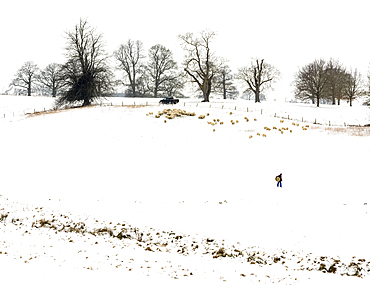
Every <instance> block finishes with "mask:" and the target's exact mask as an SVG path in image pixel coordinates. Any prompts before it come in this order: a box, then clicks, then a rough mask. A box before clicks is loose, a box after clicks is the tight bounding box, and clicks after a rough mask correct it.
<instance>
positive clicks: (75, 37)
mask: <svg viewBox="0 0 370 296" xmlns="http://www.w3.org/2000/svg"><path fill="white" fill-rule="evenodd" d="M215 36H216V34H215V33H214V32H212V31H203V32H201V33H200V34H199V36H195V35H194V34H192V33H187V34H185V35H179V36H178V38H179V40H180V41H181V43H182V47H183V49H184V52H185V58H184V61H183V63H182V67H183V70H179V67H178V64H177V63H176V61H175V60H174V58H173V54H172V52H171V51H170V50H169V49H167V48H166V47H164V46H163V45H160V44H157V45H154V46H152V47H151V48H150V49H149V51H148V59H147V62H145V55H144V47H143V44H142V42H140V41H133V40H131V39H129V40H128V41H127V42H126V43H124V44H121V45H120V46H119V47H118V49H117V50H116V51H115V52H114V53H113V57H114V59H115V61H116V65H117V67H116V69H117V70H119V71H122V73H123V75H122V79H118V80H116V79H115V78H114V74H113V71H112V70H111V67H110V64H109V62H108V59H109V55H108V54H107V52H106V51H105V49H104V42H103V40H102V39H103V38H102V34H99V33H97V32H96V30H95V29H94V28H91V27H90V26H89V25H88V23H87V21H86V20H80V22H79V23H78V24H77V25H76V26H75V28H74V30H72V31H69V32H67V33H66V39H67V45H66V48H65V57H66V62H65V64H63V65H59V64H55V63H54V64H50V65H48V66H47V67H46V68H45V69H44V70H40V69H39V68H38V67H37V65H36V64H34V63H33V62H26V63H25V64H24V65H23V66H22V67H21V69H19V71H18V72H17V74H16V77H15V79H14V80H13V81H12V83H11V85H12V86H14V87H15V88H16V89H18V90H19V92H21V93H26V94H27V95H29V96H30V95H31V93H32V90H34V89H38V90H40V88H41V89H43V90H46V91H47V92H49V93H48V94H49V95H50V94H51V95H52V96H53V97H56V96H58V99H57V100H56V105H57V106H63V105H73V104H75V103H76V102H82V103H81V104H82V106H86V105H89V104H91V103H92V102H93V101H96V100H99V98H101V97H104V96H108V95H110V94H112V93H113V91H114V88H115V87H117V86H118V85H123V86H125V87H126V93H127V95H130V96H134V97H136V96H154V97H158V96H181V95H182V93H181V91H182V90H183V88H184V84H185V83H186V82H190V83H191V84H192V85H194V86H195V91H196V92H197V93H199V94H201V96H202V98H203V101H204V102H208V101H209V98H210V94H211V93H212V92H213V93H215V94H218V95H220V96H222V97H223V98H224V99H226V98H235V97H236V96H237V95H238V91H237V88H236V86H235V85H234V81H235V80H240V81H242V82H243V83H244V84H245V86H246V88H247V89H248V90H249V91H252V92H253V93H254V94H255V101H256V102H259V101H260V97H261V93H262V92H263V91H264V89H266V88H268V87H271V85H272V83H273V82H275V81H276V80H277V79H278V77H279V72H278V71H277V70H276V69H275V68H274V67H273V66H271V65H269V64H268V63H266V62H265V61H264V60H258V59H255V60H253V62H252V63H251V65H250V66H248V67H243V68H240V69H239V72H238V74H236V75H233V74H232V73H231V70H230V68H229V66H228V65H227V61H226V59H224V58H221V57H218V56H216V54H215V51H214V50H213V47H212V41H213V40H214V38H215ZM41 86H42V87H41Z"/></svg>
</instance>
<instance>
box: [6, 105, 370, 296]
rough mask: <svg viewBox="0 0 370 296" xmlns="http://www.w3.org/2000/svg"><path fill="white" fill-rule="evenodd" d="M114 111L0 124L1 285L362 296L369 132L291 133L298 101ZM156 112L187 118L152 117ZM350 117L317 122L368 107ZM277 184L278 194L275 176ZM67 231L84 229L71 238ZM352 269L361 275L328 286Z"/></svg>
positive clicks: (296, 129)
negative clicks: (172, 111)
mask: <svg viewBox="0 0 370 296" xmlns="http://www.w3.org/2000/svg"><path fill="white" fill-rule="evenodd" d="M119 100H121V99H111V102H112V103H113V104H115V105H118V106H105V107H99V106H98V107H89V108H83V109H73V110H68V111H62V112H58V113H53V114H40V115H38V116H31V117H27V116H24V113H23V115H22V114H21V113H20V114H21V115H19V117H16V118H14V119H9V120H8V119H7V118H8V117H5V119H2V120H1V121H0V124H1V130H2V133H1V134H2V145H1V148H0V149H1V153H0V161H1V172H0V180H2V181H1V182H2V184H1V189H0V190H1V191H0V194H1V196H0V216H1V215H2V217H3V219H2V220H1V222H0V251H1V254H0V264H1V266H3V267H4V268H2V269H1V270H2V271H1V272H2V274H1V278H2V279H4V282H3V283H4V286H3V287H4V289H5V290H7V291H18V290H19V291H18V292H16V293H15V294H14V295H20V294H21V292H22V288H21V287H15V285H16V281H15V278H16V277H13V276H16V275H17V276H18V278H20V279H22V280H23V281H27V283H28V284H29V287H30V289H31V291H38V289H40V291H41V292H40V293H41V295H45V294H46V293H48V291H50V289H52V290H53V289H55V288H54V287H55V286H57V285H58V283H59V280H60V279H63V280H66V281H67V279H70V280H71V282H70V284H68V285H67V286H64V287H60V290H59V289H58V290H59V292H60V293H61V294H63V293H65V292H66V291H69V292H70V289H72V291H73V292H72V294H74V293H75V294H77V293H78V291H86V292H91V293H93V294H94V295H97V294H99V291H101V292H102V291H109V292H110V293H112V294H113V295H121V294H123V293H122V292H123V291H122V290H120V287H119V286H115V285H109V287H107V285H106V284H105V283H106V282H108V281H112V282H120V281H121V280H122V279H124V280H123V281H124V283H126V284H124V286H125V287H126V289H127V290H129V291H131V292H133V293H135V294H138V295H141V294H144V293H145V292H150V291H151V290H152V291H153V289H154V291H157V292H159V291H160V292H161V294H168V295H169V294H170V293H167V292H170V289H169V291H166V289H164V288H163V287H171V288H173V289H182V292H183V293H184V294H186V293H187V292H194V291H199V292H202V291H203V293H204V292H213V293H214V294H216V295H221V294H222V292H225V293H226V291H229V290H230V289H232V291H234V292H235V294H240V295H244V294H245V291H246V290H248V289H251V290H252V291H256V292H258V293H260V295H269V294H270V293H271V291H275V290H276V289H278V290H279V289H281V293H284V295H287V294H288V295H289V293H292V295H293V294H294V293H297V291H299V292H300V293H301V292H302V290H305V291H306V292H307V295H309V294H310V293H312V292H313V291H315V294H318V295H324V294H326V293H327V292H328V291H331V292H334V293H336V294H337V295H348V293H350V291H352V292H353V291H354V290H355V291H357V292H358V294H359V295H368V294H366V293H368V292H367V291H368V290H367V289H366V287H368V285H369V276H368V275H369V272H370V271H369V270H370V266H369V264H370V263H369V261H370V253H369V237H368V236H367V235H366V233H367V228H368V225H369V223H370V219H369V210H368V204H369V197H368V194H367V184H368V174H367V173H366V168H367V167H369V165H370V159H369V157H367V155H369V149H370V145H369V144H370V143H369V141H370V140H369V139H370V138H369V137H368V136H366V135H368V131H367V129H366V128H365V129H364V128H363V129H362V130H361V132H362V134H364V135H365V136H350V134H351V133H350V132H348V133H346V132H344V133H343V132H340V133H338V132H335V131H336V130H335V128H331V129H330V130H325V126H315V127H314V125H313V124H312V123H310V122H304V123H302V121H301V120H297V119H299V117H304V118H311V117H312V115H314V116H316V115H317V114H318V113H317V112H315V113H314V114H312V108H309V107H305V106H298V105H297V107H295V106H294V105H287V106H284V108H283V107H282V106H279V105H276V104H273V103H272V104H268V103H266V104H260V106H259V107H258V108H257V107H256V105H255V104H250V103H249V102H244V101H243V102H240V101H237V102H234V101H227V102H221V101H216V102H212V103H210V104H207V105H206V104H198V106H197V103H196V102H194V101H189V100H180V104H178V105H176V106H168V107H167V106H158V105H151V103H153V101H149V104H148V105H149V106H143V107H138V106H136V108H133V107H122V106H120V105H121V104H120V103H119ZM125 104H126V101H125ZM136 105H137V103H136ZM18 108H19V110H21V109H22V107H21V106H19V107H18ZM43 108H44V107H43ZM165 108H170V109H184V110H186V111H188V112H194V113H196V116H181V117H176V118H174V119H166V118H165V117H164V116H162V117H161V118H155V115H156V114H157V113H158V111H163V109H165ZM278 108H280V111H275V112H274V110H277V109H278ZM289 108H290V109H289ZM358 108H359V109H358V110H360V111H359V112H358V114H361V116H360V115H358V117H356V116H355V115H356V114H357V113H345V112H344V111H346V112H351V111H352V110H354V109H348V108H347V109H346V110H345V107H344V106H343V107H341V109H339V108H338V109H335V110H334V107H333V108H327V111H328V112H326V113H325V112H324V111H322V115H320V116H321V119H322V120H326V121H328V118H333V119H331V120H332V121H331V124H334V123H335V122H338V124H340V122H342V121H343V122H347V124H366V123H367V120H368V115H369V112H368V109H365V108H363V107H362V108H361V107H358ZM261 109H262V112H261ZM283 109H284V110H288V111H289V113H290V114H289V115H290V117H289V118H295V119H296V120H294V121H293V120H288V119H282V118H279V117H274V116H275V113H277V116H280V117H286V118H287V116H285V115H287V114H285V113H283ZM247 110H248V112H247ZM300 110H304V111H303V112H301V111H300ZM307 110H309V111H307ZM316 110H317V109H316ZM320 110H326V109H325V108H322V109H320ZM338 110H339V111H340V112H338ZM230 112H231V113H232V114H230ZM149 113H153V114H149ZM207 113H209V115H208V116H207ZM261 113H262V114H261ZM291 114H293V115H291ZM298 114H299V116H298ZM325 114H326V115H325ZM328 114H329V115H328ZM346 114H349V115H348V117H345V116H346ZM199 115H205V118H204V119H198V116H199ZM245 117H247V118H248V119H249V121H247V120H246V119H245ZM317 117H318V118H319V116H317ZM213 119H215V120H216V122H217V119H219V121H218V122H217V124H215V125H211V124H208V123H207V122H214V121H213ZM254 119H256V120H254ZM164 120H166V123H165V122H164ZM281 120H284V122H281ZM344 120H345V121H344ZM231 121H233V122H234V124H232V122H231ZM236 121H238V122H236ZM326 121H325V122H326ZM220 122H223V124H222V125H221V124H220ZM293 122H294V123H295V125H293ZM311 122H312V121H311ZM333 122H334V123H333ZM298 124H299V126H298ZM302 124H303V125H304V126H306V125H308V126H309V127H307V130H303V129H302ZM265 127H269V128H270V129H271V130H266V129H265ZM273 127H276V129H273ZM282 128H284V130H282V131H283V133H281V131H279V130H278V129H282ZM213 130H215V131H213ZM290 130H292V132H290ZM348 130H350V128H348ZM257 133H259V134H260V136H258V135H257ZM262 134H266V137H263V136H262ZM250 136H252V138H250ZM279 173H283V188H276V182H275V181H274V177H275V176H276V175H277V174H279ZM17 219H18V220H17ZM53 220H54V221H53ZM40 221H43V222H40ZM46 222H47V223H46ZM78 222H83V223H84V224H85V225H84V230H83V231H82V230H81V229H80V231H79V232H78V231H76V228H71V225H72V224H73V223H75V224H76V223H78ZM123 224H125V226H123ZM68 225H69V226H68ZM73 225H74V224H73ZM78 225H80V224H78ZM128 225H130V226H128ZM74 226H76V225H74ZM70 229H72V230H71V231H70ZM99 229H100V231H98V230H99ZM110 230H111V232H110ZM122 231H123V232H122ZM120 232H122V233H123V234H125V235H127V234H130V237H131V238H126V239H119V238H118V235H119V233H120ZM98 233H101V234H102V235H98ZM157 233H158V235H157ZM141 234H143V235H142V236H141ZM174 237H177V239H174ZM180 237H181V238H180ZM196 246H198V247H196ZM147 248H150V250H149V249H147ZM235 250H237V251H238V252H237V251H235ZM240 252H241V253H240ZM5 253H6V254H5ZM241 254H242V255H241ZM224 255H225V256H224ZM229 255H230V256H231V257H229ZM215 256H216V257H217V258H214V257H215ZM283 257H284V258H283ZM353 257H355V258H353ZM30 258H31V259H30ZM322 258H323V259H322ZM358 259H360V260H361V261H359V260H358ZM362 259H364V261H362ZM334 260H340V263H339V262H338V263H336V264H334V263H335V261H334ZM25 261H27V262H25ZM283 262H284V263H283ZM321 264H325V269H323V267H322V265H321ZM333 264H334V265H333ZM320 266H321V270H320V271H319V269H320ZM330 266H334V267H335V268H337V270H336V273H333V272H332V271H333V268H334V267H333V268H332V269H331V272H327V271H328V269H329V267H330ZM91 269H92V270H91ZM356 271H357V274H358V275H360V276H362V278H359V277H357V276H346V275H344V276H341V275H340V274H341V273H342V274H344V273H349V274H351V275H355V274H356ZM324 272H326V273H324ZM71 275H73V276H71ZM71 278H72V279H71ZM76 278H81V281H78V280H76ZM86 282H90V283H94V285H93V286H88V285H86ZM3 283H2V284H3ZM133 283H134V284H133ZM142 283H147V284H148V286H146V287H144V286H143V285H142ZM138 285H140V287H139V288H137V286H138ZM128 286H129V287H128ZM287 286H289V288H287ZM317 287H320V289H321V290H320V292H317V290H315V289H314V288H316V289H317ZM17 289H18V290H17ZM136 289H137V290H136ZM24 291H26V290H24ZM54 292H58V291H54ZM321 292H322V293H321ZM352 292H351V293H352ZM40 293H39V294H40ZM70 293H71V292H70ZM275 293H276V292H275ZM155 294H156V293H155ZM157 294H158V293H157ZM172 294H173V291H171V295H172ZM180 294H181V293H180ZM195 294H197V293H195Z"/></svg>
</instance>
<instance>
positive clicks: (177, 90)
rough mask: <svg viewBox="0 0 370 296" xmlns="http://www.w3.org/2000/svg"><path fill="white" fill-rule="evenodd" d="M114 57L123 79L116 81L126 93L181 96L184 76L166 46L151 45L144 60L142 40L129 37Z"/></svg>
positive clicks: (134, 95)
mask: <svg viewBox="0 0 370 296" xmlns="http://www.w3.org/2000/svg"><path fill="white" fill-rule="evenodd" d="M113 56H114V58H115V60H116V62H117V63H118V66H117V69H118V70H121V71H122V72H123V77H122V78H123V79H121V80H118V81H117V83H118V84H119V85H124V86H126V87H127V90H126V94H127V95H129V96H133V97H138V96H154V97H155V98H157V97H158V96H182V93H181V91H182V89H183V88H184V79H183V75H182V73H180V72H179V71H178V66H177V63H176V62H175V60H174V58H173V54H172V52H171V51H170V50H169V49H167V48H166V47H165V46H163V45H160V44H157V45H154V46H152V47H151V48H150V49H149V52H148V61H147V62H145V55H144V46H143V43H142V42H141V41H139V40H137V41H133V40H131V39H129V40H128V41H127V42H126V43H124V44H121V45H120V46H119V47H118V49H117V50H116V51H115V52H114V53H113Z"/></svg>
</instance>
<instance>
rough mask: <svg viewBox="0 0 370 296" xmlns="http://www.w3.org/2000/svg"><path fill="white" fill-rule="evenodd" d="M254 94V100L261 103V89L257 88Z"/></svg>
mask: <svg viewBox="0 0 370 296" xmlns="http://www.w3.org/2000/svg"><path fill="white" fill-rule="evenodd" d="M254 96H255V100H254V102H255V103H260V90H259V89H258V88H256V91H255V92H254Z"/></svg>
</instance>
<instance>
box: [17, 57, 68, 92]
mask: <svg viewBox="0 0 370 296" xmlns="http://www.w3.org/2000/svg"><path fill="white" fill-rule="evenodd" d="M60 69H61V65H59V64H56V63H52V64H49V65H47V66H46V67H45V69H40V68H39V67H38V66H37V65H36V64H35V63H34V62H32V61H28V62H25V63H24V64H23V65H22V67H21V68H20V69H19V70H18V71H17V73H16V75H15V78H14V79H13V80H12V82H11V84H10V86H12V87H14V88H15V92H16V93H17V94H20V95H21V94H22V95H28V96H30V95H31V94H32V93H37V94H40V95H49V96H50V95H51V96H53V97H56V95H57V92H58V90H59V88H60V86H61V77H60Z"/></svg>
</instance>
